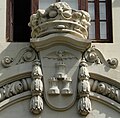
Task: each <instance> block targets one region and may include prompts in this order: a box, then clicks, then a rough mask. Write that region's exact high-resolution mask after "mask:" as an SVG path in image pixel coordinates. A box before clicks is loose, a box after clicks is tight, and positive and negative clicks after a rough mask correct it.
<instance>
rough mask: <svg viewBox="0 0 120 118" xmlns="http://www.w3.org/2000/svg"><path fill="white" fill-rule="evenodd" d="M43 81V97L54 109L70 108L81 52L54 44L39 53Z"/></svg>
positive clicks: (74, 91)
mask: <svg viewBox="0 0 120 118" xmlns="http://www.w3.org/2000/svg"><path fill="white" fill-rule="evenodd" d="M39 55H40V58H41V62H42V69H43V81H44V98H45V101H46V103H47V104H48V106H50V107H51V108H53V109H55V110H66V109H68V108H70V107H71V106H72V105H73V104H74V102H75V100H76V96H77V78H78V69H79V62H80V59H81V52H78V51H76V50H73V49H70V48H68V47H65V46H56V47H52V48H50V49H46V50H43V51H40V53H39Z"/></svg>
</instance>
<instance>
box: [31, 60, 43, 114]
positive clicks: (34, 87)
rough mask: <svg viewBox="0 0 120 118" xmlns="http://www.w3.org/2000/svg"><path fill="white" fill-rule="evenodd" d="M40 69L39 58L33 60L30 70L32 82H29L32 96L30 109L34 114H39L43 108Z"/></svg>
mask: <svg viewBox="0 0 120 118" xmlns="http://www.w3.org/2000/svg"><path fill="white" fill-rule="evenodd" d="M42 77H43V74H42V70H41V67H40V62H39V60H35V61H34V64H33V70H32V79H33V81H32V83H31V93H32V98H31V101H30V110H31V112H32V113H34V114H39V113H41V112H42V110H43V99H42V94H43V82H42Z"/></svg>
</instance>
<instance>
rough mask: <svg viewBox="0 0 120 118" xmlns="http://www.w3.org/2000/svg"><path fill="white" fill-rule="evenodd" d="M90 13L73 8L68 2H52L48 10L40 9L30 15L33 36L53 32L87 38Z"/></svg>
mask: <svg viewBox="0 0 120 118" xmlns="http://www.w3.org/2000/svg"><path fill="white" fill-rule="evenodd" d="M90 20H91V18H90V15H89V13H88V12H86V11H83V10H73V9H72V8H71V7H70V6H69V5H68V4H67V3H66V2H57V3H54V4H51V5H50V6H49V7H48V8H47V9H46V10H41V9H38V10H37V13H36V14H33V15H32V16H31V17H30V22H29V24H28V25H29V26H30V27H31V29H32V32H31V37H32V38H40V37H43V36H46V35H48V34H52V33H59V32H62V33H70V34H75V35H77V36H79V37H80V38H82V39H87V36H88V31H87V29H88V26H89V25H90Z"/></svg>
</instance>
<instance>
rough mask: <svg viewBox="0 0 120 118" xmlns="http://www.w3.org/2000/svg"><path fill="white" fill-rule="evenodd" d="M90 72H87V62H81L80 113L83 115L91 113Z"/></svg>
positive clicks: (79, 85)
mask: <svg viewBox="0 0 120 118" xmlns="http://www.w3.org/2000/svg"><path fill="white" fill-rule="evenodd" d="M89 78H90V75H89V72H88V70H87V64H86V62H85V60H82V61H81V62H80V70H79V83H78V94H79V97H80V98H79V101H78V112H79V113H80V114H82V115H87V114H88V113H89V112H90V111H91V109H92V108H91V101H90V98H89V94H90V83H89Z"/></svg>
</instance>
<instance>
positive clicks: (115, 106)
mask: <svg viewBox="0 0 120 118" xmlns="http://www.w3.org/2000/svg"><path fill="white" fill-rule="evenodd" d="M90 99H92V100H95V101H97V102H100V103H102V104H105V105H107V106H109V107H110V108H112V109H114V110H116V111H118V112H120V104H119V103H117V102H115V101H114V100H111V99H109V98H107V97H105V96H103V95H100V94H98V93H95V92H91V93H90Z"/></svg>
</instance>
